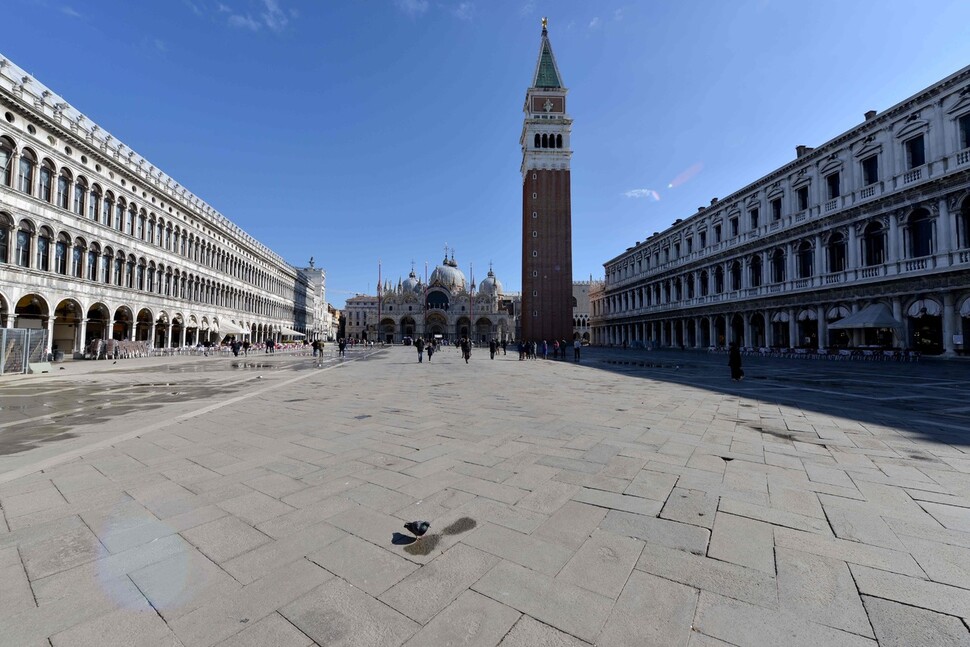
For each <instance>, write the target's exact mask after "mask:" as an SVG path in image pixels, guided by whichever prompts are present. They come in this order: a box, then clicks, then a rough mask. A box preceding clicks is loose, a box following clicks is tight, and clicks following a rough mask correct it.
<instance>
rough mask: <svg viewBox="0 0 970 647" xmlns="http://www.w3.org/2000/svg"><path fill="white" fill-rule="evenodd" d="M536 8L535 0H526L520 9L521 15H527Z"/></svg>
mask: <svg viewBox="0 0 970 647" xmlns="http://www.w3.org/2000/svg"><path fill="white" fill-rule="evenodd" d="M535 9H536V3H535V0H526V1H525V2H524V3H523V4H522V7H521V8H520V9H519V15H522V16H527V15H529V14H531V13H532V12H533V11H535Z"/></svg>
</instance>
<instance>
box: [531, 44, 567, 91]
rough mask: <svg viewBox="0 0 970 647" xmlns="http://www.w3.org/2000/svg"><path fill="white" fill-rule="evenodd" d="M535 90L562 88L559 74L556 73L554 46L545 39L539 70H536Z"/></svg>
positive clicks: (540, 55) (533, 85)
mask: <svg viewBox="0 0 970 647" xmlns="http://www.w3.org/2000/svg"><path fill="white" fill-rule="evenodd" d="M532 87H535V88H561V87H562V83H561V82H560V81H559V74H557V73H556V63H555V62H554V61H553V59H552V46H551V45H550V44H549V39H547V38H545V37H543V39H542V52H541V53H540V54H539V69H538V70H536V78H535V83H533V84H532Z"/></svg>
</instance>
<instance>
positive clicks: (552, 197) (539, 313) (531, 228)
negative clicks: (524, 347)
mask: <svg viewBox="0 0 970 647" xmlns="http://www.w3.org/2000/svg"><path fill="white" fill-rule="evenodd" d="M533 196H535V197H533ZM533 213H535V214H536V217H535V218H533V217H532V214H533ZM533 232H535V235H533ZM572 238H573V236H572V207H571V204H570V191H569V171H539V170H529V171H527V172H526V174H525V181H524V182H523V183H522V312H521V322H522V338H523V339H525V340H531V339H535V340H537V341H542V340H543V339H545V340H548V341H550V342H551V341H552V340H553V339H566V340H570V341H571V340H572V338H573V247H572ZM533 252H536V254H535V255H533ZM533 272H534V273H535V274H536V275H535V276H533ZM533 292H535V294H536V296H533ZM533 313H535V316H533Z"/></svg>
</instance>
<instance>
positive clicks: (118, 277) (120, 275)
mask: <svg viewBox="0 0 970 647" xmlns="http://www.w3.org/2000/svg"><path fill="white" fill-rule="evenodd" d="M124 278H125V253H124V252H122V251H119V252H118V254H117V255H116V256H115V285H121V284H122V282H123V281H124Z"/></svg>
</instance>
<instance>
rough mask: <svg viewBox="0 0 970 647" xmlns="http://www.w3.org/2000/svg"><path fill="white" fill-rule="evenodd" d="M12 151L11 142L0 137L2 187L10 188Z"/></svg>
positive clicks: (0, 179) (0, 177)
mask: <svg viewBox="0 0 970 647" xmlns="http://www.w3.org/2000/svg"><path fill="white" fill-rule="evenodd" d="M13 150H14V146H13V142H12V141H11V140H9V139H7V138H6V137H0V185H3V186H10V178H11V175H12V174H11V173H10V167H11V166H12V164H11V162H12V161H13Z"/></svg>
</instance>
